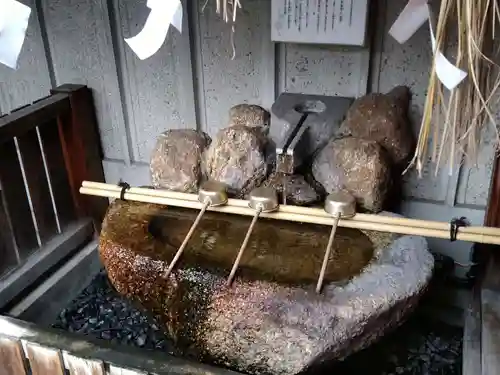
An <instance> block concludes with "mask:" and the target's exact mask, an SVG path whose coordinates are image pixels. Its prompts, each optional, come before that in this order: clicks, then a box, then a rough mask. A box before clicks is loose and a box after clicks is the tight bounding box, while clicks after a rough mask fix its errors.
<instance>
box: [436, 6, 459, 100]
mask: <svg viewBox="0 0 500 375" xmlns="http://www.w3.org/2000/svg"><path fill="white" fill-rule="evenodd" d="M428 10H429V30H430V33H431V44H432V50H433V51H434V56H435V57H434V58H435V59H436V75H437V76H438V78H439V80H440V81H441V83H442V84H443V85H444V86H445V87H446V88H447V89H448V90H453V89H454V88H455V87H457V86H458V84H459V83H460V82H462V81H463V80H464V79H465V77H467V73H466V72H464V71H463V70H461V69H458V68H457V67H456V66H455V65H453V64H452V63H451V62H449V61H448V59H447V58H446V57H445V56H444V55H443V54H442V53H441V51H439V50H438V49H437V48H436V38H435V36H434V27H435V26H434V25H435V22H434V15H433V14H432V10H431V8H430V6H429V7H428Z"/></svg>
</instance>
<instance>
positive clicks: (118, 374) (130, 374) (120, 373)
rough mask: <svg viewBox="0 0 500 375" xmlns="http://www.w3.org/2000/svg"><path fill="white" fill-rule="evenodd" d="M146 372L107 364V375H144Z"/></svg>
mask: <svg viewBox="0 0 500 375" xmlns="http://www.w3.org/2000/svg"><path fill="white" fill-rule="evenodd" d="M146 374H147V373H146V372H142V371H136V370H129V369H124V368H121V367H118V366H114V365H110V366H109V375H146Z"/></svg>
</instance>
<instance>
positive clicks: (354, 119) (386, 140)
mask: <svg viewBox="0 0 500 375" xmlns="http://www.w3.org/2000/svg"><path fill="white" fill-rule="evenodd" d="M409 101H410V92H409V89H408V88H407V87H406V86H398V87H396V88H394V89H393V90H392V91H390V92H389V93H388V94H368V95H366V96H363V97H361V98H359V99H357V100H356V101H355V102H354V103H353V104H352V106H351V107H350V108H349V110H348V111H347V114H346V118H345V120H344V121H343V123H342V125H341V126H340V129H339V132H338V135H339V136H347V135H350V136H353V137H358V138H366V139H370V140H373V141H376V142H378V143H379V144H380V145H381V146H382V147H384V148H385V149H386V150H387V152H388V153H389V155H390V156H391V159H392V161H393V163H395V164H396V165H399V166H401V165H402V164H403V163H404V162H405V161H407V160H408V158H409V156H410V154H411V153H412V152H413V150H414V146H415V139H414V135H413V132H412V129H411V126H410V122H409V119H408V106H409Z"/></svg>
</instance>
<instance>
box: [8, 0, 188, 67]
mask: <svg viewBox="0 0 500 375" xmlns="http://www.w3.org/2000/svg"><path fill="white" fill-rule="evenodd" d="M0 1H1V0H0ZM147 7H148V8H149V9H151V12H150V13H149V16H148V18H147V20H146V23H145V24H144V28H143V29H142V30H141V32H140V33H139V34H137V35H136V36H134V37H132V38H128V39H125V42H127V44H128V45H129V47H130V48H131V49H132V51H134V52H135V54H136V55H137V57H139V59H141V60H144V59H147V58H148V57H151V56H153V55H154V54H155V53H156V52H157V51H158V50H159V49H160V47H161V46H162V45H163V43H164V42H165V39H166V37H167V34H168V30H169V28H170V25H173V26H174V27H175V28H176V29H177V30H179V32H182V4H181V2H180V0H148V2H147Z"/></svg>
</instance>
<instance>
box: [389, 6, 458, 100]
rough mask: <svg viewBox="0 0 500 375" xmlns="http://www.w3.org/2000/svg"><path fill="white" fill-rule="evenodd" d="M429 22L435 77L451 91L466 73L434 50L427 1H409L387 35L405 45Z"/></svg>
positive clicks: (434, 40)
mask: <svg viewBox="0 0 500 375" xmlns="http://www.w3.org/2000/svg"><path fill="white" fill-rule="evenodd" d="M425 21H429V22H428V23H429V30H430V35H431V44H432V50H433V51H434V59H435V64H436V75H437V77H438V78H439V80H440V81H441V83H442V84H443V85H444V86H445V87H446V88H447V89H448V90H453V89H454V88H455V87H457V85H458V84H459V83H460V82H462V81H463V80H464V79H465V77H467V72H464V71H463V70H461V69H459V68H457V67H456V66H455V65H453V64H452V63H451V62H449V61H448V59H447V58H446V57H445V56H444V55H443V54H442V53H441V51H439V50H437V48H436V38H435V36H434V27H435V26H434V23H435V22H434V17H433V14H432V10H431V7H430V5H429V4H428V3H427V0H410V1H409V2H408V4H406V7H405V8H404V9H403V11H402V12H401V14H400V15H399V17H398V18H397V19H396V21H395V22H394V24H393V25H392V27H391V29H390V30H389V34H390V35H391V36H392V37H393V38H394V39H396V40H397V41H398V42H399V43H400V44H403V43H405V42H406V41H407V40H408V39H409V38H410V37H411V36H412V35H413V34H414V33H415V32H416V31H417V30H418V29H419V28H420V27H421V26H422V25H423V24H424V23H425Z"/></svg>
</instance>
